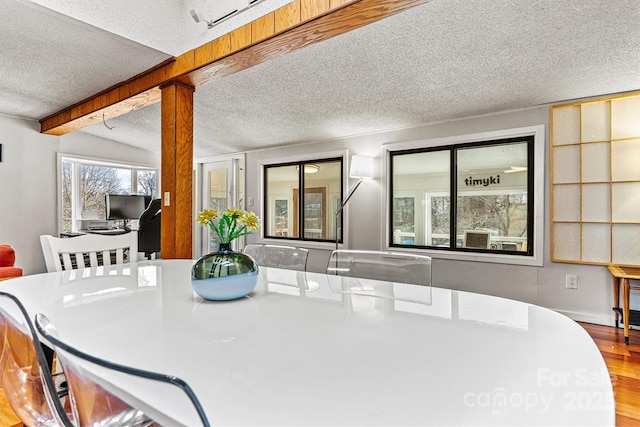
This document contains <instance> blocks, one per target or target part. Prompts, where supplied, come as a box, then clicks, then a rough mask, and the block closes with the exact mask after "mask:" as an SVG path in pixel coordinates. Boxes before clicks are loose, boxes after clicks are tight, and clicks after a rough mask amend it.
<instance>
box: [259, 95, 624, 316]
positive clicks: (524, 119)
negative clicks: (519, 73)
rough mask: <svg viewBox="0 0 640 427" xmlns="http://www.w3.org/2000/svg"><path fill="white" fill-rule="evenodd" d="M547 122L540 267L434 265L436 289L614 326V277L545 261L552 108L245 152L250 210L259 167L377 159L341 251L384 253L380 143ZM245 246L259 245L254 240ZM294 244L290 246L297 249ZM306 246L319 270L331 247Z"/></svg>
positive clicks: (356, 199) (351, 212)
mask: <svg viewBox="0 0 640 427" xmlns="http://www.w3.org/2000/svg"><path fill="white" fill-rule="evenodd" d="M541 124H542V125H544V126H545V128H546V134H547V135H546V145H547V148H546V161H545V198H546V200H545V224H544V227H545V239H544V240H545V241H544V252H545V258H544V265H543V267H530V266H519V265H517V266H516V265H505V264H495V263H490V264H489V263H481V262H469V261H455V260H444V259H437V258H435V259H434V260H433V283H434V286H438V287H444V288H451V289H458V290H466V291H474V292H480V293H484V294H490V295H496V296H501V297H506V298H513V299H517V300H521V301H525V302H530V303H534V304H538V305H541V306H545V307H548V308H552V309H555V310H558V311H560V312H563V313H565V314H567V315H568V316H570V317H572V318H574V319H576V320H584V321H590V322H594V323H602V324H608V325H611V324H613V312H612V310H611V307H612V306H613V293H612V285H611V283H612V279H611V276H610V274H609V273H608V271H607V269H606V267H603V266H589V265H578V264H561V263H552V262H551V261H550V260H549V177H548V164H549V163H548V156H549V108H548V107H538V108H533V109H527V110H521V111H512V112H505V113H501V114H495V115H490V116H483V117H475V118H467V119H463V120H457V121H450V122H446V123H440V124H434V125H429V126H423V127H417V128H409V129H402V130H396V131H389V132H383V133H378V134H374V135H366V136H358V137H354V138H349V139H344V140H335V141H328V142H327V141H325V142H322V143H321V144H305V145H301V146H297V147H286V148H274V149H265V150H259V151H254V152H249V153H247V197H254V198H255V209H256V210H257V209H259V207H260V206H262V201H261V194H260V186H259V179H260V162H261V161H266V162H269V161H270V160H272V159H282V158H290V157H294V156H298V155H302V154H305V153H307V154H309V153H311V154H313V153H319V154H321V153H323V152H328V151H336V150H344V149H347V150H349V155H352V154H367V155H373V156H375V157H376V163H377V166H376V167H377V168H378V170H377V172H376V177H377V178H376V179H375V181H374V182H373V183H370V184H369V185H368V186H366V187H365V186H364V185H363V186H361V187H360V188H359V189H358V192H357V193H355V194H354V196H353V198H352V199H351V201H350V202H349V204H348V206H347V211H348V212H347V215H348V218H347V219H346V221H347V223H348V226H347V228H346V230H347V231H348V237H347V239H348V240H347V243H346V246H345V247H348V248H352V249H355V248H357V249H383V246H382V245H383V236H384V232H385V230H384V225H382V226H381V224H383V221H384V212H383V206H384V204H383V202H384V200H383V197H384V194H383V186H382V184H383V183H382V182H381V179H380V176H381V173H380V172H381V171H380V168H381V166H382V163H383V162H382V159H381V147H382V145H383V144H388V143H397V142H405V141H413V140H421V139H431V138H443V137H450V136H456V135H465V134H473V133H480V132H489V131H496V130H503V129H511V128H518V127H526V126H535V125H541ZM247 240H248V241H252V242H254V241H257V240H259V239H258V237H257V236H256V235H252V236H249V237H248V238H247ZM298 243H299V242H296V243H293V244H298ZM300 246H305V247H308V248H309V249H311V252H310V258H309V263H308V267H309V269H310V270H313V271H323V270H324V268H325V267H326V263H327V259H328V256H329V253H330V251H331V245H325V246H324V247H322V245H318V244H313V243H309V244H301V245H300ZM566 274H577V275H578V280H579V289H578V290H568V289H566V288H565V275H566Z"/></svg>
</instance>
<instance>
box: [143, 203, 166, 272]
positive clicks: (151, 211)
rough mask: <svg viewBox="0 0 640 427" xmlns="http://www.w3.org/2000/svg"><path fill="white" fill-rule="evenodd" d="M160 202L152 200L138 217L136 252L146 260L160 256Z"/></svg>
mask: <svg viewBox="0 0 640 427" xmlns="http://www.w3.org/2000/svg"><path fill="white" fill-rule="evenodd" d="M160 202H161V200H160V199H153V200H151V202H150V203H149V206H148V207H147V209H146V210H145V211H144V212H143V213H142V215H141V216H140V225H139V228H138V250H139V251H140V252H144V256H145V257H146V258H147V259H151V257H152V256H157V255H159V254H160V222H161V216H160V215H161V203H160ZM154 254H155V255H154Z"/></svg>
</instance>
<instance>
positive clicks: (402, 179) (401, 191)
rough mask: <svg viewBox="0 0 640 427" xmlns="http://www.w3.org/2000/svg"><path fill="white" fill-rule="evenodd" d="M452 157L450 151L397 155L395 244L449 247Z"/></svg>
mask: <svg viewBox="0 0 640 427" xmlns="http://www.w3.org/2000/svg"><path fill="white" fill-rule="evenodd" d="M449 158H450V152H449V150H440V151H427V152H422V153H406V154H396V155H393V157H392V168H393V178H392V179H393V205H392V207H393V219H392V224H391V233H392V236H393V237H392V239H393V243H394V244H399V245H412V246H413V245H417V246H449V228H450V217H451V213H450V209H449V205H450V203H449V187H450V178H449V170H450V161H449Z"/></svg>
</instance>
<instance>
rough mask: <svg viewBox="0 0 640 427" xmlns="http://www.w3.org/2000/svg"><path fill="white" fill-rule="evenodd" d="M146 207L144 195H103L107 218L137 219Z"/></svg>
mask: <svg viewBox="0 0 640 427" xmlns="http://www.w3.org/2000/svg"><path fill="white" fill-rule="evenodd" d="M146 208H147V205H146V203H145V196H139V195H133V194H107V195H105V209H106V213H107V219H114V220H125V221H128V220H130V219H138V218H140V215H142V213H143V212H144V211H145V209H146Z"/></svg>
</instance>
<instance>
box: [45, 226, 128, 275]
mask: <svg viewBox="0 0 640 427" xmlns="http://www.w3.org/2000/svg"><path fill="white" fill-rule="evenodd" d="M40 244H41V246H42V253H43V254H44V260H45V263H46V264H47V271H48V272H52V271H63V270H72V269H76V268H85V267H96V266H99V265H112V264H124V263H132V262H136V261H138V239H137V234H136V233H131V232H130V233H124V234H114V235H101V234H86V235H82V236H78V237H71V238H61V237H53V236H49V235H42V236H40Z"/></svg>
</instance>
